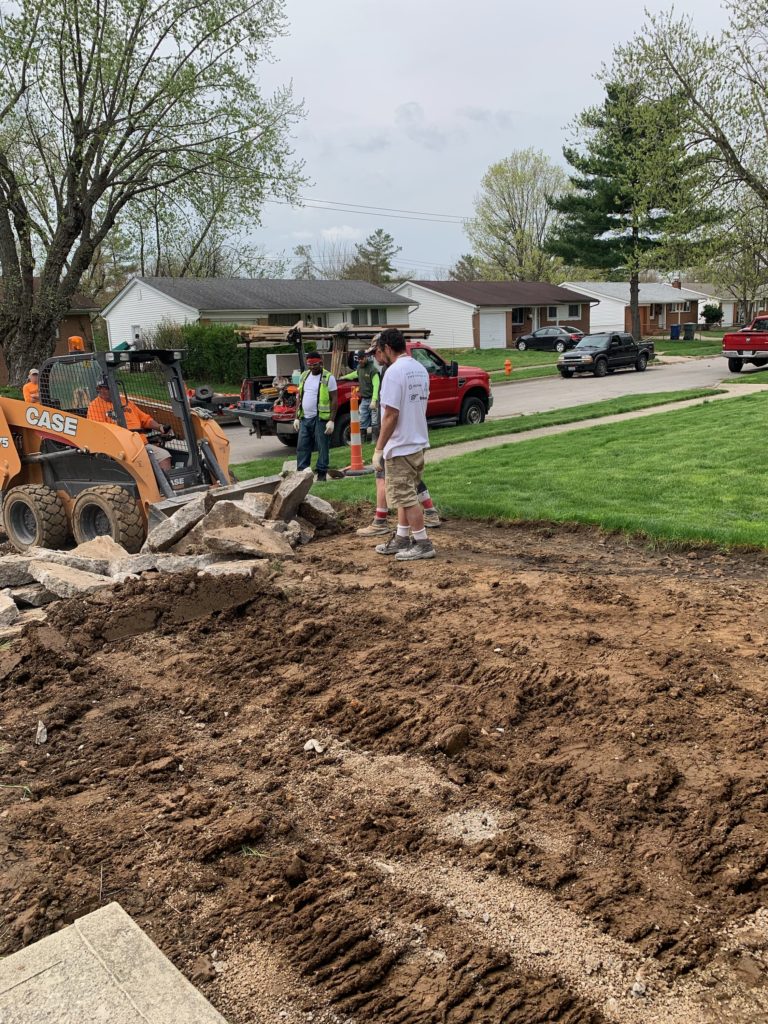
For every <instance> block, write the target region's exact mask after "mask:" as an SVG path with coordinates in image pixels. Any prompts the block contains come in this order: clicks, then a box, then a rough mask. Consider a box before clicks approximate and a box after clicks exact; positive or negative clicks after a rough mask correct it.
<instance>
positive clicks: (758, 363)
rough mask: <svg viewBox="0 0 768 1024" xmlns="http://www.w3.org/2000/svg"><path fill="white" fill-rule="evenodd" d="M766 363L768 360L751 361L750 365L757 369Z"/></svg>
mask: <svg viewBox="0 0 768 1024" xmlns="http://www.w3.org/2000/svg"><path fill="white" fill-rule="evenodd" d="M767 363H768V359H753V360H752V365H753V366H758V367H759V366H765V365H766V364H767Z"/></svg>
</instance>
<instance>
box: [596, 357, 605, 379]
mask: <svg viewBox="0 0 768 1024" xmlns="http://www.w3.org/2000/svg"><path fill="white" fill-rule="evenodd" d="M607 373H608V362H607V360H605V359H598V360H597V362H596V363H595V376H596V377H605V375H606V374H607Z"/></svg>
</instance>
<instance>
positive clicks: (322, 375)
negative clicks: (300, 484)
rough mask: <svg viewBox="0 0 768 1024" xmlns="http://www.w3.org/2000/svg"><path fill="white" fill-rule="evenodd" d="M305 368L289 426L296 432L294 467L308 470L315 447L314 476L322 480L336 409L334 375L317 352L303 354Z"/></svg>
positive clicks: (326, 468)
mask: <svg viewBox="0 0 768 1024" xmlns="http://www.w3.org/2000/svg"><path fill="white" fill-rule="evenodd" d="M306 364H307V369H306V370H305V371H304V372H303V373H302V375H301V377H300V378H299V391H298V394H297V395H296V419H295V420H294V421H293V429H294V430H295V431H296V433H297V434H298V435H299V439H298V442H297V445H296V468H297V469H299V470H302V469H309V468H310V467H311V463H312V452H313V451H315V450H317V479H318V480H319V481H321V482H324V481H325V480H326V479H327V476H326V474H327V473H328V463H329V456H328V446H329V443H330V437H331V434H332V433H333V428H334V426H335V419H336V409H337V408H338V402H339V398H338V393H337V392H338V386H337V384H336V378H335V377H334V376H333V374H332V373H329V372H328V370H326V369H325V368H324V367H323V357H322V356H321V355H320V353H319V352H310V353H308V355H307V357H306Z"/></svg>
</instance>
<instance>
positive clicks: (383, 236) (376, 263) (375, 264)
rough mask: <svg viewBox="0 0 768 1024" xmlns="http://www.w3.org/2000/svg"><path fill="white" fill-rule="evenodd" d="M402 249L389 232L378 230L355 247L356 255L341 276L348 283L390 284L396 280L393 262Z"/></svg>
mask: <svg viewBox="0 0 768 1024" xmlns="http://www.w3.org/2000/svg"><path fill="white" fill-rule="evenodd" d="M401 249H402V246H399V245H395V240H394V238H393V237H392V235H390V234H389V232H387V231H385V230H384V229H383V228H376V230H375V231H374V232H373V233H372V234H370V235H368V237H367V238H366V240H365V241H364V242H360V243H358V244H357V245H356V246H355V254H354V256H353V257H352V259H351V260H350V261H349V263H347V265H346V266H345V267H344V268H343V269H342V273H341V276H342V277H343V278H345V279H346V280H348V281H369V282H370V283H371V284H380V285H386V284H390V283H391V282H392V281H393V280H394V278H395V267H394V264H393V260H394V259H395V257H396V256H397V254H398V253H399V252H400V251H401Z"/></svg>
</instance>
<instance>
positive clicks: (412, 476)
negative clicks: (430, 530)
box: [372, 327, 435, 562]
mask: <svg viewBox="0 0 768 1024" xmlns="http://www.w3.org/2000/svg"><path fill="white" fill-rule="evenodd" d="M376 358H377V359H378V361H379V362H380V363H383V364H384V365H385V366H386V367H387V372H386V373H385V374H384V379H383V381H382V384H381V393H380V396H379V401H380V404H381V428H380V433H379V438H378V441H377V442H376V451H375V452H374V453H373V460H372V461H373V465H374V468H375V469H377V470H381V468H382V466H384V467H385V482H386V485H387V503H388V505H389V506H390V507H392V508H396V509H397V531H396V532H395V533H394V534H393V535H392V537H391V538H390V540H388V541H387V543H386V544H378V545H377V546H376V551H377V552H378V553H379V554H380V555H394V556H395V558H396V559H397V560H398V561H400V562H406V561H407V562H410V561H414V560H415V559H417V558H434V557H435V548H434V546H433V544H432V541H431V540H430V539H429V538H428V537H427V531H426V529H425V527H424V513H423V511H422V508H421V505H420V504H419V496H418V491H417V489H416V488H417V486H418V483H419V480H420V479H421V474H422V473H423V471H424V451H425V449H427V448H429V436H428V434H427V401H428V400H429V374H428V373H427V371H426V369H425V368H424V367H423V366H422V365H421V363H419V362H417V360H415V359H412V358H411V356H409V355H408V353H407V351H406V347H405V338H404V337H403V335H402V333H401V332H400V331H398V330H397V328H396V327H389V328H387V330H386V331H382V333H381V334H380V335H379V339H378V341H377V343H376ZM411 534H412V535H413V537H412V539H411Z"/></svg>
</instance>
